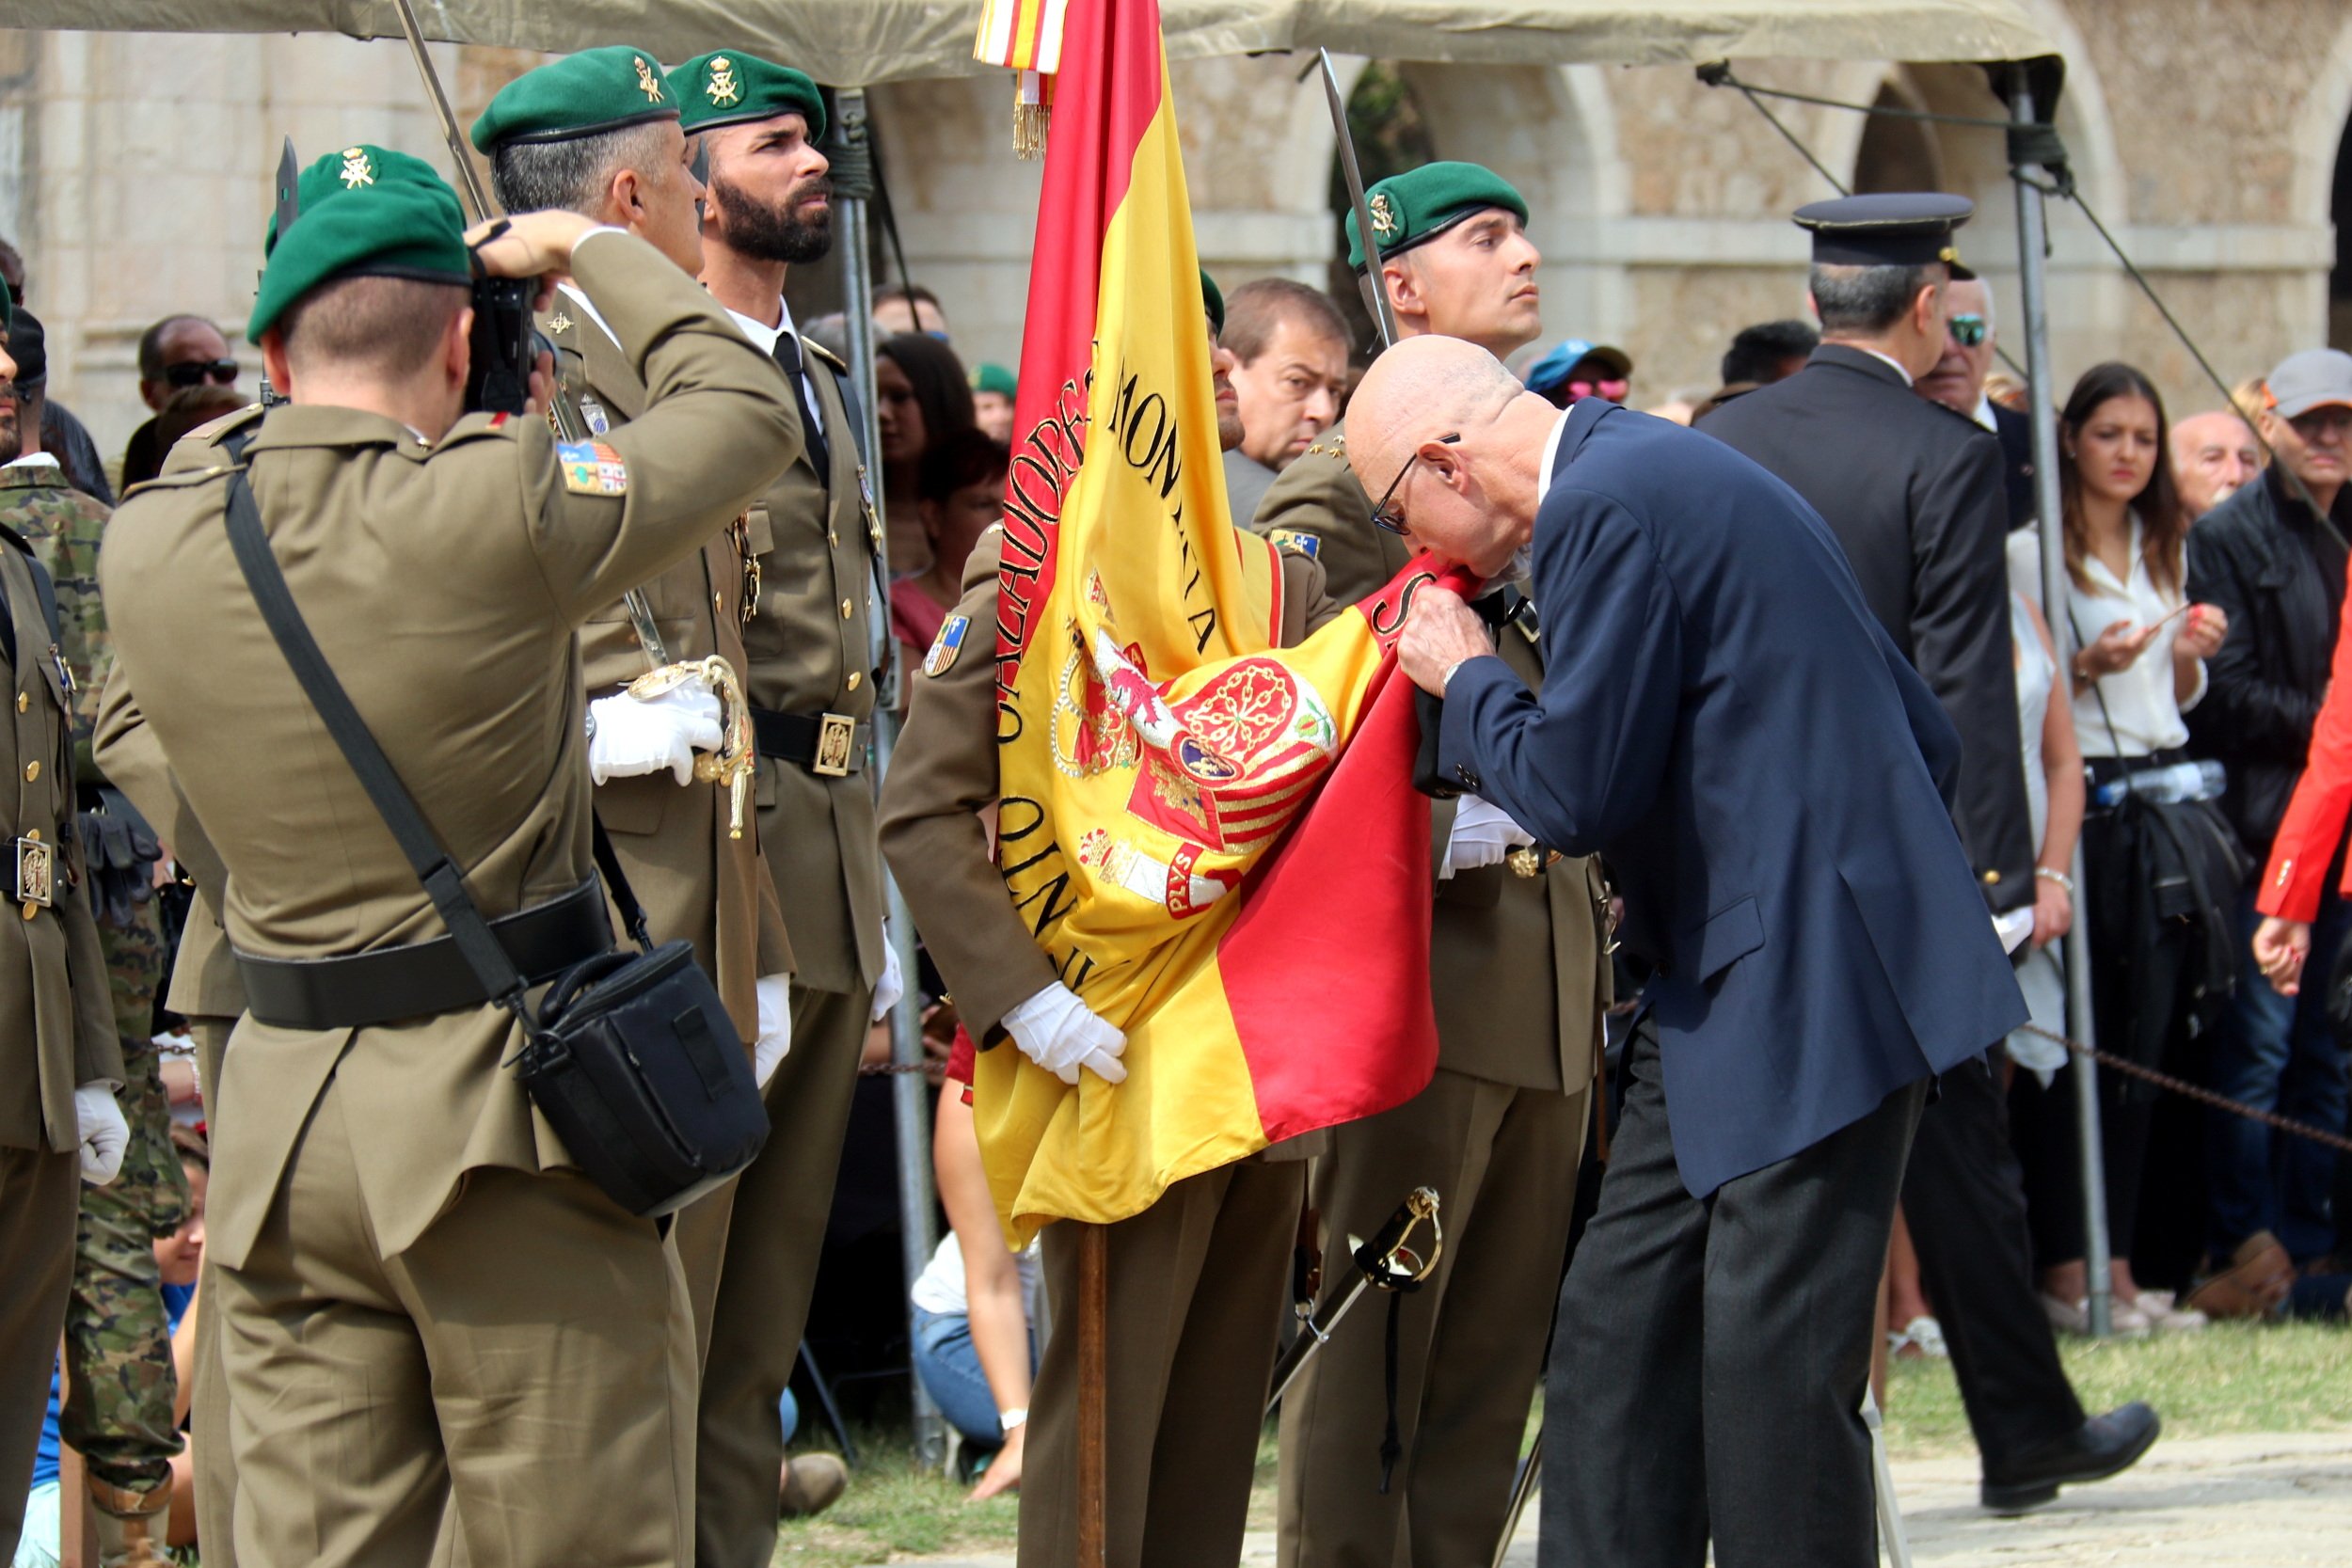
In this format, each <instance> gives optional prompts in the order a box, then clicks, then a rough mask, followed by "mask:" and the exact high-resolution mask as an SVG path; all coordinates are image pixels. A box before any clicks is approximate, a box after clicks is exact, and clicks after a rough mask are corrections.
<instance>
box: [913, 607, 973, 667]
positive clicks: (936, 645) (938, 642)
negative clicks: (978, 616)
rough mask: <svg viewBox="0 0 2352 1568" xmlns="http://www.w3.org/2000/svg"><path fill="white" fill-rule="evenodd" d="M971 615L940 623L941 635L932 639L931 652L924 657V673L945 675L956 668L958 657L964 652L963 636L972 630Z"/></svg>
mask: <svg viewBox="0 0 2352 1568" xmlns="http://www.w3.org/2000/svg"><path fill="white" fill-rule="evenodd" d="M971 626H972V618H971V617H970V616H969V615H950V616H948V617H947V618H946V620H945V621H942V622H940V623H939V635H938V636H937V637H934V638H932V639H931V651H930V653H927V654H925V655H924V656H923V673H925V674H927V675H944V674H946V673H947V672H948V671H950V670H952V669H954V668H955V664H956V657H957V656H958V655H959V654H961V653H962V652H963V634H964V633H965V632H966V631H968V630H970V629H971Z"/></svg>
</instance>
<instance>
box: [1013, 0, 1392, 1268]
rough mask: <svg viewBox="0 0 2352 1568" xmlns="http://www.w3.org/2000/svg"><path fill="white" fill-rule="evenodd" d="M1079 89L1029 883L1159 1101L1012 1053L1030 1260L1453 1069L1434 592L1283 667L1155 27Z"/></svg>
mask: <svg viewBox="0 0 2352 1568" xmlns="http://www.w3.org/2000/svg"><path fill="white" fill-rule="evenodd" d="M1021 7H1022V8H1024V9H1023V14H1022V18H1021V20H1025V19H1026V17H1027V13H1028V10H1029V9H1042V8H1041V7H1038V6H1037V5H1036V0H1021ZM1057 8H1058V7H1057ZM1015 32H1016V36H1018V32H1017V29H1016V30H1015ZM982 41H983V44H985V43H986V42H987V41H988V39H987V37H986V35H985V34H984V36H983V40H982ZM1030 46H1031V47H1033V48H1037V49H1039V50H1040V51H1041V52H1042V50H1043V48H1044V47H1045V46H1043V45H1039V44H1037V43H1036V42H1035V40H1032V41H1031V45H1030ZM1033 57H1035V56H1033ZM1059 63H1060V66H1061V71H1060V74H1059V78H1058V80H1057V84H1056V87H1055V111H1054V113H1055V121H1054V127H1053V133H1052V136H1051V139H1050V143H1049V145H1048V148H1047V151H1046V163H1045V180H1044V196H1043V199H1042V202H1041V207H1040V211H1039V214H1038V229H1037V245H1036V264H1035V272H1034V274H1033V276H1032V278H1031V282H1030V290H1029V309H1028V319H1027V322H1026V325H1025V338H1024V341H1023V351H1022V358H1021V372H1022V373H1021V392H1020V397H1019V402H1018V409H1017V414H1016V420H1015V439H1014V453H1013V461H1012V470H1011V474H1010V477H1009V481H1008V483H1007V498H1006V516H1005V544H1004V555H1003V567H1002V574H1001V578H1000V580H999V586H1000V590H1001V591H1000V594H999V600H998V602H999V610H998V622H997V628H996V631H997V658H998V693H997V695H998V710H999V711H998V742H999V748H1000V749H999V752H998V772H999V778H1000V783H1001V803H1000V804H999V807H998V816H997V832H998V841H999V842H998V850H997V858H998V864H999V868H1000V869H1001V871H1002V872H1003V874H1004V877H1005V880H1006V883H1007V886H1008V888H1009V892H1010V894H1011V896H1012V899H1013V902H1014V904H1015V905H1016V906H1017V907H1018V908H1019V909H1020V911H1022V913H1023V915H1024V916H1025V918H1026V919H1027V920H1028V922H1029V924H1030V927H1031V929H1032V931H1033V934H1034V935H1035V937H1036V939H1037V941H1038V942H1039V944H1040V945H1041V947H1043V948H1044V950H1045V951H1046V953H1047V955H1048V956H1049V957H1050V958H1052V959H1053V962H1054V964H1055V967H1056V969H1057V971H1058V972H1059V974H1061V976H1062V979H1063V981H1064V982H1065V983H1066V984H1068V985H1069V986H1070V987H1071V989H1072V990H1074V991H1076V992H1077V994H1078V995H1079V996H1080V997H1081V998H1082V999H1083V1000H1084V1001H1085V1002H1086V1003H1087V1005H1088V1006H1090V1007H1092V1008H1093V1009H1094V1010H1095V1011H1096V1012H1097V1013H1099V1014H1101V1015H1102V1016H1103V1017H1104V1018H1105V1019H1107V1020H1109V1021H1110V1022H1112V1023H1114V1024H1117V1025H1118V1026H1119V1027H1120V1028H1121V1029H1123V1030H1125V1031H1126V1033H1127V1050H1126V1055H1125V1065H1126V1068H1127V1078H1126V1081H1125V1082H1124V1083H1122V1084H1119V1085H1111V1084H1107V1083H1104V1081H1102V1080H1101V1079H1099V1078H1097V1077H1096V1076H1094V1075H1093V1074H1092V1073H1089V1072H1082V1073H1081V1074H1080V1075H1079V1082H1078V1084H1077V1085H1075V1086H1074V1087H1073V1086H1071V1085H1064V1084H1063V1083H1062V1082H1061V1081H1060V1080H1059V1079H1058V1078H1057V1077H1055V1076H1054V1075H1053V1074H1052V1073H1049V1072H1046V1071H1045V1070H1043V1069H1040V1068H1038V1067H1036V1066H1034V1065H1033V1064H1031V1063H1030V1062H1029V1061H1027V1060H1026V1059H1025V1058H1024V1057H1023V1056H1021V1055H1020V1053H1018V1052H1016V1051H1014V1050H1012V1049H1010V1048H1009V1047H1005V1048H1000V1049H997V1050H993V1051H989V1052H986V1053H982V1055H981V1057H980V1059H979V1062H978V1063H977V1073H976V1078H977V1082H976V1085H975V1093H974V1106H975V1111H976V1114H977V1119H978V1127H979V1136H980V1146H981V1151H982V1155H983V1159H984V1162H985V1164H986V1165H987V1168H988V1173H989V1180H990V1185H991V1187H992V1189H993V1192H994V1195H995V1198H996V1203H997V1208H998V1210H999V1212H1000V1214H1001V1215H1002V1217H1003V1219H1004V1221H1005V1226H1006V1232H1007V1234H1008V1236H1009V1237H1010V1238H1011V1240H1012V1242H1013V1243H1014V1244H1015V1245H1020V1244H1023V1243H1025V1242H1026V1241H1027V1240H1028V1238H1029V1237H1030V1236H1031V1235H1033V1234H1034V1233H1035V1232H1036V1230H1037V1229H1038V1227H1040V1226H1041V1224H1043V1223H1044V1222H1046V1221H1048V1220H1052V1219H1057V1218H1067V1219H1077V1220H1087V1221H1096V1222H1109V1221H1113V1220H1119V1219H1123V1218H1126V1217H1128V1216H1130V1215H1133V1214H1136V1213H1139V1212H1142V1211H1143V1210H1145V1209H1147V1208H1149V1207H1150V1206H1151V1205H1152V1203H1153V1202H1154V1201H1156V1200H1157V1199H1158V1197H1159V1196H1160V1195H1161V1194H1162V1193H1163V1192H1164V1191H1166V1190H1167V1188H1168V1186H1169V1185H1170V1184H1171V1183H1173V1182H1177V1181H1181V1180H1184V1178H1186V1177H1189V1176H1194V1175H1198V1174H1200V1173H1201V1172H1203V1171H1208V1170H1213V1169H1215V1168H1216V1167H1217V1166H1220V1165H1224V1164H1230V1163H1232V1161H1235V1160H1238V1159H1242V1158H1244V1157H1245V1156H1248V1155H1249V1154H1252V1153H1255V1152H1256V1151H1258V1150H1260V1149H1262V1148H1265V1147H1266V1146H1267V1145H1268V1144H1270V1143H1272V1142H1275V1141H1277V1140H1279V1139H1282V1138H1287V1137H1291V1136H1294V1135H1295V1134H1297V1133H1301V1132H1310V1131H1312V1130H1313V1129H1316V1128H1319V1127H1326V1126H1329V1125H1331V1124H1333V1123H1335V1122H1340V1121H1345V1120H1350V1119H1353V1118H1355V1117H1362V1116H1369V1115H1372V1114H1374V1113H1375V1112H1378V1111H1382V1110H1385V1109H1387V1108H1389V1107H1390V1106H1392V1105H1395V1104H1398V1103H1400V1102H1402V1101H1405V1100H1406V1099H1409V1098H1410V1097H1411V1096H1412V1095H1414V1094H1416V1093H1418V1092H1419V1091H1420V1090H1421V1088H1422V1085H1425V1084H1426V1083H1427V1082H1428V1080H1429V1075H1430V1073H1431V1071H1432V1070H1433V1069H1434V1068H1435V1066H1436V1062H1437V1033H1436V1027H1435V1024H1434V1022H1433V1020H1432V1017H1431V1012H1430V1006H1429V898H1430V878H1431V866H1430V853H1429V811H1428V802H1427V801H1426V800H1423V799H1422V797H1421V796H1419V795H1418V794H1416V793H1415V792H1414V791H1413V789H1412V787H1411V783H1410V778H1411V773H1412V766H1411V763H1412V755H1413V750H1414V746H1415V743H1416V741H1417V738H1418V732H1417V729H1416V725H1415V721H1414V716H1413V705H1412V702H1411V700H1410V690H1409V687H1408V684H1407V683H1406V682H1405V681H1404V680H1402V679H1401V678H1394V677H1393V670H1394V659H1393V657H1392V656H1391V647H1392V644H1393V641H1394V635H1395V632H1396V630H1397V629H1398V627H1399V626H1401V624H1402V621H1403V615H1402V610H1403V607H1404V603H1405V601H1406V598H1407V597H1408V596H1409V594H1410V593H1411V592H1412V591H1413V588H1414V586H1415V585H1416V584H1417V583H1418V582H1420V581H1422V580H1426V578H1427V577H1428V574H1427V573H1426V572H1425V571H1424V572H1416V571H1413V570H1411V569H1408V570H1407V571H1406V573H1405V574H1403V575H1401V576H1400V578H1398V580H1397V581H1396V582H1394V583H1391V585H1390V586H1389V587H1388V588H1387V589H1385V590H1384V591H1383V592H1382V593H1381V594H1377V595H1375V597H1373V598H1372V599H1369V600H1366V601H1365V602H1364V603H1363V604H1361V605H1359V606H1356V607H1354V608H1352V609H1350V610H1347V611H1346V612H1345V613H1343V615H1342V616H1341V617H1340V618H1339V619H1337V620H1336V621H1333V622H1332V623H1331V624H1329V625H1328V626H1325V627H1324V628H1323V629H1322V630H1321V631H1320V632H1318V633H1317V634H1316V635H1315V636H1314V637H1312V638H1311V639H1310V640H1309V641H1307V642H1306V643H1304V644H1303V645H1301V646H1299V647H1295V648H1291V649H1285V650H1280V651H1277V650H1276V649H1275V647H1274V643H1275V641H1276V639H1277V636H1278V634H1279V628H1280V626H1281V619H1282V614H1281V611H1282V606H1281V594H1282V577H1281V573H1280V570H1279V566H1278V563H1277V558H1276V556H1275V554H1274V553H1273V550H1272V549H1271V547H1270V546H1267V545H1266V544H1265V543H1264V542H1263V541H1262V540H1259V539H1257V538H1255V537H1253V536H1251V535H1250V534H1248V533H1246V532H1243V531H1239V530H1237V529H1235V528H1234V527H1233V526H1232V521H1231V519H1230V516H1229V515H1228V512H1227V507H1226V500H1225V480H1224V468H1223V465H1222V463H1221V461H1220V457H1219V451H1218V446H1217V438H1216V401H1215V393H1214V390H1213V388H1212V382H1211V365H1210V344H1209V340H1208V335H1207V327H1206V325H1205V317H1204V315H1203V311H1202V305H1201V296H1200V272H1199V265H1198V262H1197V261H1196V259H1195V253H1194V249H1193V236H1192V224H1191V216H1190V207H1189V203H1188V200H1187V198H1186V194H1185V189H1184V164H1183V160H1182V157H1181V155H1180V152H1179V149H1178V145H1177V135H1176V118H1175V112H1174V107H1173V104H1172V103H1171V102H1170V100H1169V95H1168V71H1167V65H1166V60H1165V57H1164V55H1163V52H1162V47H1161V40H1160V23H1159V11H1158V8H1157V6H1156V5H1155V4H1154V3H1153V0H1067V17H1066V33H1065V35H1064V36H1063V38H1062V39H1061V40H1060V52H1059ZM1384 632H1385V635H1383V633H1384ZM1310 807H1311V808H1312V809H1310Z"/></svg>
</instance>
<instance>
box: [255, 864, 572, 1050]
mask: <svg viewBox="0 0 2352 1568" xmlns="http://www.w3.org/2000/svg"><path fill="white" fill-rule="evenodd" d="M489 925H490V931H491V933H492V934H493V935H494V936H496V937H497V938H498V940H499V945H500V946H501V947H503V948H505V949H506V955H507V957H508V958H512V959H514V961H515V967H516V969H518V970H520V971H522V973H523V975H524V977H525V978H526V979H528V980H529V981H530V982H531V983H532V985H537V984H539V983H540V982H542V981H544V980H550V979H553V978H554V977H555V976H556V975H557V974H560V973H562V972H563V971H564V970H566V969H569V968H570V967H571V966H572V965H574V964H576V963H578V962H580V960H581V959H583V958H595V957H596V955H597V954H599V953H605V952H609V951H611V950H612V919H611V917H610V916H609V915H608V914H607V913H606V912H605V904H604V884H603V883H602V882H601V881H599V880H597V879H596V877H594V876H591V877H590V878H589V879H587V880H586V881H584V882H582V883H580V886H578V887H576V888H574V889H573V890H572V891H571V892H569V893H566V894H564V895H562V896H561V897H558V898H550V899H548V901H547V902H546V903H544V904H533V905H532V907H531V908H529V909H527V910H517V911H515V912H514V913H513V914H510V915H503V916H501V917H500V918H499V919H497V920H493V921H491V922H490V923H489ZM237 974H238V977H239V978H240V979H242V980H243V981H244V982H245V1001H246V1011H248V1012H250V1013H251V1014H252V1015H253V1016H254V1018H255V1019H257V1020H259V1021H260V1022H263V1023H272V1024H276V1025H278V1027H280V1028H285V1029H357V1028H360V1027H362V1026H364V1025H366V1024H370V1023H389V1022H391V1021H392V1020H394V1019H401V1018H424V1017H428V1016H430V1015H432V1014H434V1013H448V1012H456V1011H458V1010H460V1009H462V1008H467V1007H478V1006H482V1005H483V1004H484V1003H485V1002H488V1001H490V1000H491V997H490V995H489V993H488V992H487V991H485V990H483V989H482V982H481V981H480V980H478V979H476V978H475V977H474V972H473V969H472V966H470V965H469V964H468V963H467V962H466V959H465V957H464V956H463V955H462V954H460V953H459V952H458V951H457V942H456V939H455V938H453V937H436V938H434V939H433V940H432V941H431V942H411V943H409V944H407V945H406V946H403V947H380V948H376V949H374V950H373V951H370V952H366V953H350V954H345V955H343V956H342V957H341V958H257V957H256V956H254V955H253V954H250V953H239V954H238V955H237Z"/></svg>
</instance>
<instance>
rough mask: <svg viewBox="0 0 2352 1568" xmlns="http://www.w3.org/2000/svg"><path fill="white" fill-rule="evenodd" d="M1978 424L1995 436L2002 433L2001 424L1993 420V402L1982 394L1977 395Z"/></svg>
mask: <svg viewBox="0 0 2352 1568" xmlns="http://www.w3.org/2000/svg"><path fill="white" fill-rule="evenodd" d="M1977 422H1978V423H1979V424H1980V425H1982V426H1984V428H1985V429H1987V430H1989V431H1991V432H1993V434H1994V435H1995V436H1998V435H1999V434H2000V433H2001V427H2000V424H1999V422H1998V421H1997V420H1994V418H1993V400H1992V399H1991V398H1989V397H1986V396H1985V395H1984V394H1983V393H1982V392H1979V393H1978V394H1977Z"/></svg>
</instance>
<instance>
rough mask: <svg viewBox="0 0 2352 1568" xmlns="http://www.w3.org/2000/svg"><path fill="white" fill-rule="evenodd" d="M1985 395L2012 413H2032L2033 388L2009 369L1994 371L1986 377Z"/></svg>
mask: <svg viewBox="0 0 2352 1568" xmlns="http://www.w3.org/2000/svg"><path fill="white" fill-rule="evenodd" d="M1984 395H1985V396H1986V397H1987V398H1990V399H1991V400H1992V401H1993V402H1994V403H1995V404H1999V405H2000V406H2001V407H2003V408H2006V409H2008V410H2009V411H2010V413H2012V414H2031V413H2032V412H2033V404H2032V403H2031V401H2029V400H2030V397H2031V388H2028V387H2026V384H2025V383H2024V382H2022V381H2020V380H2018V379H2017V377H2015V376H2013V375H2011V374H2010V373H2009V372H2007V371H1994V372H1993V373H1992V374H1991V375H1988V376H1986V377H1985V378H1984Z"/></svg>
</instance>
